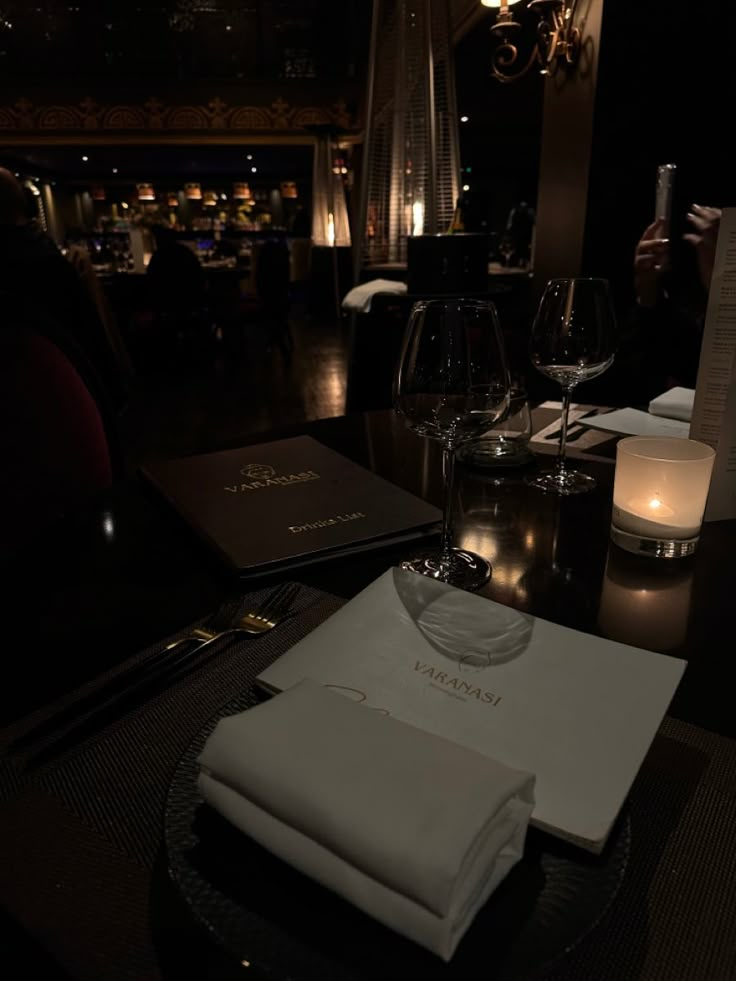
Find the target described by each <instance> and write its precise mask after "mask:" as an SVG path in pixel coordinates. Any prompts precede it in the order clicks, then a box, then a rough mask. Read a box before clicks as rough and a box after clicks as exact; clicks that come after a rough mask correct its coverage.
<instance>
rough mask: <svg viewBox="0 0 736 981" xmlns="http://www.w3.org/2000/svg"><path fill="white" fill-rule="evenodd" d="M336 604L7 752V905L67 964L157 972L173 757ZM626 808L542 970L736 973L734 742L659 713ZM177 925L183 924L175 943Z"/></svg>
mask: <svg viewBox="0 0 736 981" xmlns="http://www.w3.org/2000/svg"><path fill="white" fill-rule="evenodd" d="M263 595H265V591H260V592H259V593H254V594H252V595H251V596H250V597H249V599H250V600H252V601H253V600H258V599H260V598H261V597H262V596H263ZM342 602H343V601H341V600H339V599H337V598H335V597H332V596H329V595H327V594H324V593H320V592H318V591H316V590H312V589H309V588H307V587H304V588H303V589H302V592H301V594H300V597H299V601H298V609H299V610H300V613H299V615H298V616H297V617H295V618H294V619H293V620H291V621H289V622H287V623H286V624H284V625H282V627H280V628H279V629H278V630H275V631H274V632H273V633H272V634H269V635H266V636H264V637H262V638H260V639H259V640H257V641H252V640H245V641H240V642H237V643H231V644H228V645H226V646H224V647H223V649H222V650H221V651H220V652H219V653H218V656H217V657H216V658H215V659H214V660H213V661H211V662H209V663H208V664H207V666H206V667H203V668H202V669H201V670H194V671H193V672H192V673H191V675H190V676H189V677H187V679H186V680H184V681H181V682H180V683H178V684H177V685H175V686H174V687H173V688H172V689H171V690H169V691H167V692H165V693H163V694H161V695H159V696H157V697H155V698H152V699H151V700H150V701H149V702H147V703H146V704H144V705H142V706H141V707H140V708H137V709H135V710H132V711H130V712H127V713H126V714H125V715H124V716H123V717H121V718H120V719H118V720H117V721H115V722H114V723H112V724H111V725H109V726H107V727H106V728H105V729H104V730H103V731H101V732H99V733H97V734H96V735H94V736H91V737H90V738H88V739H86V740H85V741H84V742H81V743H79V744H78V745H75V746H71V747H69V748H68V749H66V750H65V751H64V752H63V753H62V754H61V755H59V756H58V757H56V758H54V759H51V760H50V761H49V762H48V763H46V764H45V765H43V766H42V767H40V768H36V769H31V770H30V771H28V772H23V770H22V767H20V766H19V765H18V761H15V760H13V759H8V758H2V757H0V840H2V842H3V846H4V848H3V855H2V861H1V862H0V903H2V905H3V906H4V907H5V909H6V910H7V911H8V912H9V913H10V914H11V915H12V917H13V918H14V919H15V920H17V921H18V922H19V923H20V924H21V925H22V926H24V927H25V928H26V929H27V931H28V932H29V934H30V935H31V936H32V937H34V938H35V939H37V940H38V941H39V942H40V943H41V944H42V945H43V947H44V948H45V949H46V950H47V951H49V953H51V954H52V955H53V956H54V957H55V958H56V960H57V961H58V962H59V963H60V964H61V965H62V966H63V967H64V969H65V970H66V971H67V972H68V973H69V975H70V976H71V977H73V978H75V979H82V981H86V979H90V981H92V979H94V981H99V979H101V978H104V979H105V981H148V979H150V981H158V979H160V978H161V977H162V972H161V956H160V955H161V951H160V950H158V949H157V947H156V940H155V938H154V935H153V929H152V924H153V923H154V922H155V921H160V920H161V919H162V918H163V919H164V920H166V918H167V916H168V915H169V913H168V908H166V907H164V908H163V909H162V906H161V903H160V899H159V896H158V893H157V889H156V874H157V872H158V871H160V865H161V843H162V838H163V827H164V823H163V821H164V807H165V801H166V795H167V792H168V789H169V786H170V783H171V780H172V776H173V775H174V773H175V771H176V768H177V765H178V762H179V760H180V758H181V757H182V755H183V754H184V753H185V751H186V749H187V747H188V746H189V744H190V743H191V740H192V739H193V738H194V737H195V735H196V734H197V733H198V732H200V730H201V729H202V727H203V726H204V725H205V724H206V723H207V721H208V720H211V719H212V718H213V716H214V715H215V714H216V713H217V712H218V711H219V710H220V709H221V708H222V707H223V706H224V705H226V703H228V702H230V701H231V699H232V698H233V697H234V695H235V694H236V693H238V692H246V691H247V690H248V688H249V687H250V686H251V685H252V682H253V680H254V678H255V676H256V675H257V674H258V672H259V671H260V670H262V668H263V667H264V666H265V665H266V664H267V663H269V662H270V661H271V660H272V659H274V658H275V657H278V656H279V655H280V654H281V653H283V652H284V651H285V650H286V649H287V648H288V647H290V646H291V645H292V644H293V643H295V642H296V641H297V640H298V639H300V638H301V637H303V636H305V635H306V634H307V633H308V632H309V631H310V630H312V629H313V628H314V627H315V626H317V625H318V624H319V623H320V622H321V621H322V620H324V619H325V618H326V617H327V616H328V615H330V614H331V613H333V612H334V611H335V610H337V609H338V608H339V606H340V605H342ZM146 654H147V652H141V654H140V655H139V657H144V656H146ZM113 673H114V672H111V674H113ZM104 680H105V679H100V681H104ZM22 728H23V724H22V723H21V724H19V726H18V727H15V728H14V729H13V730H12V731H8V732H7V733H5V734H3V737H2V738H3V743H4V744H5V741H6V739H8V740H9V739H10V738H11V737H12V736H13V735H14V734H15V733H16V732H18V731H21V730H22ZM20 762H22V761H20ZM627 815H628V818H629V821H630V828H631V854H630V860H629V863H628V866H627V870H626V873H625V875H624V879H623V882H622V884H621V887H620V890H619V892H618V895H617V896H616V899H615V901H614V903H613V905H612V906H611V907H610V909H609V910H608V912H607V913H605V914H604V916H603V917H602V918H601V920H600V922H599V923H598V925H597V926H596V927H595V928H594V929H593V930H592V931H591V932H590V933H589V934H588V936H587V937H586V938H585V939H584V940H583V941H582V942H581V943H579V944H577V945H576V946H575V947H573V948H572V950H571V951H570V952H569V953H568V954H567V955H565V956H564V958H563V959H562V960H560V961H558V962H557V963H556V964H555V966H554V968H553V969H552V970H551V971H549V972H548V974H547V975H545V977H548V978H549V979H550V981H592V979H595V981H629V979H632V981H633V979H636V981H733V979H734V978H736V922H735V914H734V910H736V744H735V743H734V741H732V740H728V739H725V738H722V737H719V736H717V735H714V734H712V733H709V732H706V731H704V730H702V729H698V728H696V727H694V726H690V725H687V724H685V723H682V722H678V721H675V720H673V719H666V720H665V721H664V723H663V726H662V727H661V730H660V732H659V734H658V735H657V737H656V739H655V740H654V743H653V745H652V747H651V750H650V752H649V754H648V755H647V758H646V760H645V762H644V764H643V766H642V769H641V771H640V773H639V775H638V777H637V780H636V782H635V785H634V787H633V789H632V793H631V795H630V799H629V803H628V805H627ZM173 922H174V921H173V918H172V924H173ZM179 926H180V921H176V925H175V929H179ZM172 930H174V927H172ZM190 930H191V932H192V933H194V932H195V931H194V928H193V927H191V928H190ZM184 939H185V938H184V936H182V935H176V934H174V937H173V941H172V942H173V943H176V942H177V941H178V940H181V941H182V943H183V940H184ZM488 959H489V962H492V959H493V951H492V950H489V951H488ZM387 972H388V976H390V966H389V967H387ZM175 976H177V977H185V976H190V977H193V976H196V977H204V976H209V975H203V974H201V973H199V974H194V973H190V974H188V975H187V973H186V971H185V972H184V973H183V974H182V973H179V974H178V975H175Z"/></svg>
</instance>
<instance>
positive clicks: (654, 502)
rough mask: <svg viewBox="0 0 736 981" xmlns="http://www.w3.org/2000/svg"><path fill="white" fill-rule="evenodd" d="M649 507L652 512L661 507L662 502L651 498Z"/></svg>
mask: <svg viewBox="0 0 736 981" xmlns="http://www.w3.org/2000/svg"><path fill="white" fill-rule="evenodd" d="M649 507H650V508H652V510H653V511H656V510H657V508H661V507H662V502H661V501H660V500H659V498H657V497H653V498H652V499H651V501H650V502H649Z"/></svg>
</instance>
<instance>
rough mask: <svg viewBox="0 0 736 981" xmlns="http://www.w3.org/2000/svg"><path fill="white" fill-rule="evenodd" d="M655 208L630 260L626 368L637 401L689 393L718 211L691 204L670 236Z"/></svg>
mask: <svg viewBox="0 0 736 981" xmlns="http://www.w3.org/2000/svg"><path fill="white" fill-rule="evenodd" d="M670 202H671V197H670ZM659 204H660V202H659V200H658V208H657V216H656V218H655V220H654V221H653V222H652V223H651V224H650V225H648V226H647V227H646V228H645V229H644V231H643V233H642V235H641V237H640V238H639V240H638V242H637V243H636V246H635V248H634V257H633V260H634V261H633V286H634V294H635V299H636V304H635V310H634V313H633V330H632V335H633V343H632V363H635V364H636V368H635V369H634V370H635V375H636V378H637V381H638V382H639V385H640V387H641V393H640V396H639V397H640V398H641V399H642V400H648V399H650V398H652V397H654V396H656V395H659V394H661V393H662V392H663V391H666V390H667V389H669V388H672V387H674V386H675V385H681V386H683V387H685V388H694V387H695V381H696V378H697V373H698V362H699V360H700V347H701V342H702V338H703V327H704V324H705V313H706V308H707V305H708V291H709V288H710V280H711V276H712V274H713V266H714V262H715V252H716V243H717V241H718V232H719V228H720V220H721V209H720V208H718V207H714V206H712V205H701V204H691V205H690V207H689V208H688V210H687V213H686V215H685V217H684V221H683V222H681V224H680V228H679V229H678V231H677V232H676V233H673V232H671V231H670V228H671V222H670V215H669V213H664V212H665V209H664V208H663V209H662V210H660V208H659ZM668 204H669V202H668Z"/></svg>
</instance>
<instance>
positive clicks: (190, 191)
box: [184, 184, 202, 201]
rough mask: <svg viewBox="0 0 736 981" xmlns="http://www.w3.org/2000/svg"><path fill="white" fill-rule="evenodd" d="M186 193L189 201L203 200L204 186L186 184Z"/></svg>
mask: <svg viewBox="0 0 736 981" xmlns="http://www.w3.org/2000/svg"><path fill="white" fill-rule="evenodd" d="M184 195H185V197H186V199H187V201H201V200H202V187H201V185H200V184H185V185H184Z"/></svg>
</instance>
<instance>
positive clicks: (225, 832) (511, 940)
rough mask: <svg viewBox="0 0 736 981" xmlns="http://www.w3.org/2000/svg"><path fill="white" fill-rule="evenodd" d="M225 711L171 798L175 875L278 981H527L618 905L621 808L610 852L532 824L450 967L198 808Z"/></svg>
mask: <svg viewBox="0 0 736 981" xmlns="http://www.w3.org/2000/svg"><path fill="white" fill-rule="evenodd" d="M256 701H257V698H256V696H255V694H254V693H253V692H250V693H248V694H246V695H245V696H244V697H242V698H240V699H238V700H237V701H234V702H231V703H230V704H229V705H228V706H226V707H225V708H223V710H222V711H221V712H219V713H218V714H217V716H216V717H215V718H213V719H211V720H210V722H209V723H208V724H207V725H206V726H205V727H204V728H203V730H202V731H201V732H200V733H199V735H198V736H197V737H196V738H195V739H194V740H193V741H192V743H191V744H190V746H189V748H188V749H187V751H186V752H185V753H184V755H183V756H182V758H181V760H180V761H179V764H178V766H177V768H176V772H175V774H174V777H173V780H172V782H171V786H170V788H169V794H168V799H167V802H166V815H165V841H166V848H167V855H168V867H169V874H170V876H171V878H172V880H173V882H174V883H175V885H176V886H177V888H178V889H179V891H180V893H181V895H182V897H183V899H184V900H185V902H186V903H187V904H188V906H189V908H190V909H191V911H192V913H193V915H194V917H195V919H196V920H197V921H198V922H199V923H200V924H201V925H202V926H203V927H204V928H205V930H206V931H207V932H208V934H209V936H210V937H211V938H212V939H213V940H214V941H215V943H217V944H218V945H219V946H220V947H222V948H224V949H225V950H226V951H228V952H229V953H230V954H231V955H232V956H233V957H234V958H235V959H237V961H242V962H247V963H248V964H249V965H251V966H253V967H255V968H259V969H260V970H261V971H262V972H264V973H265V974H266V975H268V976H270V977H272V978H274V979H277V978H278V979H287V978H288V979H293V981H297V979H299V981H301V979H315V981H316V979H319V981H328V979H335V981H359V979H360V981H366V979H369V978H370V979H373V978H376V977H379V976H381V975H386V974H387V972H388V974H389V975H390V976H392V977H394V976H396V977H407V978H408V977H422V978H430V979H431V978H433V977H438V978H439V977H441V978H462V979H464V981H468V979H475V978H477V979H489V981H491V979H493V981H510V979H513V981H522V979H523V981H527V979H533V978H537V977H540V976H541V975H542V974H543V973H544V972H545V970H546V969H548V968H550V967H551V965H552V964H553V963H554V962H555V961H557V960H558V959H559V958H560V957H561V956H563V955H564V954H565V953H566V952H567V951H569V950H570V949H571V948H572V947H574V946H575V945H576V944H577V943H579V942H580V940H581V939H582V938H583V937H584V936H585V935H586V934H587V933H589V932H590V930H591V929H592V928H593V927H594V926H595V924H596V923H597V922H598V921H599V920H600V919H601V917H602V916H603V914H604V913H605V912H606V910H607V909H608V908H609V906H610V905H611V903H612V902H613V900H614V898H615V896H616V893H617V891H618V888H619V886H620V884H621V880H622V878H623V874H624V870H625V868H626V864H627V861H628V856H629V842H630V824H629V820H628V817H627V815H626V814H625V813H624V814H623V815H622V816H621V817H620V818H619V820H618V822H617V824H616V826H615V828H614V830H613V833H612V834H611V837H610V839H609V841H608V844H607V846H606V849H605V851H604V853H603V854H602V855H600V856H597V855H590V854H588V853H587V852H584V851H582V850H581V849H579V848H576V847H574V846H571V845H568V844H566V843H565V842H562V841H560V840H559V839H556V838H553V837H551V836H549V835H546V834H543V833H541V832H539V831H537V830H535V829H533V828H532V829H530V830H529V833H528V835H527V841H526V847H525V851H524V858H523V859H522V861H520V862H519V863H518V864H517V865H516V866H515V868H514V869H513V870H512V871H511V872H510V873H509V875H508V876H507V877H506V879H505V880H504V881H503V882H502V883H501V885H500V886H499V887H498V889H496V891H495V892H494V893H493V895H492V896H491V898H490V899H489V901H488V902H487V903H486V905H485V907H484V908H483V909H482V910H481V911H480V912H479V913H478V915H477V916H476V918H475V921H474V922H473V925H472V926H471V927H470V929H469V930H468V932H467V934H466V935H465V937H464V939H463V940H462V941H461V943H460V945H459V947H458V949H457V951H456V953H455V956H454V957H453V959H452V961H451V962H450V963H449V964H445V963H444V962H443V961H441V960H440V959H439V958H438V957H436V956H434V955H433V954H430V953H428V952H427V951H425V950H424V949H423V948H421V947H419V946H417V945H416V944H414V943H412V942H411V941H409V940H406V939H404V938H403V937H401V936H399V935H398V934H395V933H393V931H391V930H389V929H387V928H386V927H384V926H382V925H381V924H380V923H378V922H376V921H375V920H373V919H372V918H370V917H368V916H366V915H365V914H364V913H362V912H361V911H360V910H357V909H356V908H354V907H353V906H351V905H350V904H349V903H347V902H345V901H344V900H342V899H340V898H339V897H338V896H336V895H334V894H333V893H331V892H330V891H329V890H327V889H325V888H324V887H322V886H320V885H318V884H317V883H315V882H313V881H312V880H311V879H309V878H307V877H306V876H304V875H302V874H301V873H299V872H297V871H295V870H294V869H293V868H291V867H290V866H288V865H286V864H285V863H283V862H281V861H280V860H279V859H277V858H275V857H274V856H273V855H271V854H270V853H269V852H267V851H265V850H264V849H263V848H261V847H260V846H259V845H257V844H256V843H255V842H253V841H252V840H251V839H250V838H248V836H247V835H245V834H243V833H242V832H241V831H239V830H237V829H236V828H234V827H233V826H232V825H230V824H229V822H227V821H226V820H225V819H224V818H222V817H221V816H220V815H219V814H218V813H217V812H216V811H214V810H213V809H212V808H210V807H209V806H208V805H207V804H205V803H204V802H203V801H202V798H201V797H200V795H199V793H198V790H197V773H198V767H197V756H198V754H199V752H200V751H201V749H202V746H203V745H204V742H205V740H206V738H207V736H208V735H209V734H210V732H211V731H212V729H213V728H214V726H215V724H216V722H217V721H218V719H219V718H221V717H222V716H224V715H231V714H233V713H234V712H238V711H241V710H243V709H245V708H247V707H249V706H251V705H253V704H255V703H256Z"/></svg>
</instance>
